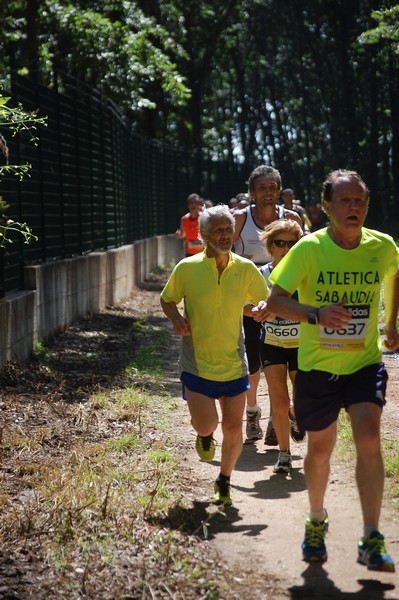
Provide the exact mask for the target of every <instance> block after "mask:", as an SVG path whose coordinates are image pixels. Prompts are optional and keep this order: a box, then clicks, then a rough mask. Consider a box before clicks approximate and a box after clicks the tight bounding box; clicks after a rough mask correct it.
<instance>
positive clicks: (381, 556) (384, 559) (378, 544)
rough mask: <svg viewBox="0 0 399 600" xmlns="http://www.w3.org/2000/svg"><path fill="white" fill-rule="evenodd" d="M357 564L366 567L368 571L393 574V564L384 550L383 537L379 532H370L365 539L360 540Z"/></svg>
mask: <svg viewBox="0 0 399 600" xmlns="http://www.w3.org/2000/svg"><path fill="white" fill-rule="evenodd" d="M358 551H359V553H358V556H357V562H358V563H360V564H361V565H366V566H367V568H368V569H369V570H370V571H388V572H389V573H394V572H395V563H394V562H393V559H392V557H391V556H389V554H387V551H386V550H385V543H384V536H383V535H382V533H380V532H379V531H372V532H371V533H370V535H369V537H367V538H364V537H362V538H360V540H359V544H358Z"/></svg>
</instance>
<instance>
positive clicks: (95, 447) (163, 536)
mask: <svg viewBox="0 0 399 600" xmlns="http://www.w3.org/2000/svg"><path fill="white" fill-rule="evenodd" d="M86 327H87V324H86V323H85V331H87V329H86ZM134 338H135V340H134V350H135V356H134V357H133V360H131V361H130V362H129V364H128V365H127V367H126V363H124V364H123V365H121V369H120V372H117V373H116V374H115V371H112V375H110V373H109V372H107V371H106V370H105V372H104V373H101V375H104V377H103V378H101V379H96V380H95V383H94V384H93V386H92V387H90V382H88V380H87V379H86V380H85V384H84V385H85V387H84V393H82V394H81V395H80V398H83V399H84V401H82V402H79V404H76V402H75V395H74V389H75V388H74V384H75V381H76V387H78V383H79V380H80V377H81V373H82V371H84V368H85V367H83V369H82V365H84V364H85V362H84V360H83V359H84V357H85V353H86V354H87V348H86V349H85V348H82V347H81V345H80V344H77V345H76V346H75V347H74V352H75V355H76V360H74V362H73V363H71V362H67V363H66V364H67V366H68V369H71V368H72V365H73V368H76V373H74V378H75V381H74V379H73V377H72V378H70V379H68V385H69V388H68V389H70V390H71V391H72V393H71V394H70V395H68V400H67V401H63V400H61V399H60V396H59V395H55V392H57V390H58V389H63V388H62V386H63V385H64V379H63V377H64V376H65V374H64V373H58V371H54V372H52V374H51V377H49V375H48V373H47V371H46V372H45V378H43V388H41V389H45V390H46V393H47V391H48V390H54V394H53V396H51V392H50V393H48V395H47V396H46V398H44V397H43V394H41V393H39V392H38V389H39V388H36V387H35V388H34V393H31V395H30V396H26V398H25V399H23V400H20V404H19V405H18V406H15V403H13V402H12V401H11V400H10V401H8V403H7V409H8V410H9V411H10V413H9V416H8V420H7V425H6V427H4V428H3V445H4V448H5V449H6V453H8V454H7V461H8V462H7V465H8V468H9V470H10V474H8V471H5V470H4V473H7V475H4V481H5V482H6V483H7V484H8V486H9V488H4V491H3V493H2V495H1V497H0V505H1V507H2V511H1V512H0V535H1V539H2V553H4V555H5V556H6V555H7V556H10V557H13V558H12V560H14V557H16V558H15V561H18V565H19V564H21V565H24V564H26V563H27V557H29V571H28V579H29V594H30V595H31V596H32V597H39V596H40V597H42V596H43V597H44V595H45V594H46V592H45V590H55V589H56V590H57V600H72V599H74V598H79V597H85V598H88V600H94V599H97V598H108V597H109V598H111V597H112V598H123V597H124V596H125V597H126V598H128V597H129V598H130V597H131V598H133V597H134V598H138V597H140V598H144V597H154V598H164V597H176V598H177V597H181V598H207V599H208V600H210V599H211V598H215V599H216V598H220V597H226V598H227V597H231V598H232V599H233V598H235V597H237V598H238V596H236V595H231V594H230V595H229V583H228V582H229V580H230V574H229V573H228V572H227V571H226V570H225V569H224V567H223V565H221V564H220V563H219V561H218V558H217V557H216V556H215V555H214V554H212V549H211V548H208V547H205V546H202V544H206V542H205V541H203V540H201V538H200V536H193V535H190V534H187V533H185V532H184V531H183V528H181V529H180V527H179V528H175V527H174V526H173V525H172V524H171V523H170V521H169V520H168V519H167V518H166V517H165V515H168V514H169V511H170V510H171V509H172V508H173V507H174V506H175V505H176V504H179V505H184V503H185V502H186V500H185V499H184V498H185V497H183V499H182V493H183V494H184V491H185V490H186V489H190V493H191V488H190V487H187V485H188V484H187V478H186V479H185V478H183V479H182V474H181V473H180V472H179V470H178V469H177V466H176V465H177V459H178V455H181V452H182V445H181V443H180V444H179V445H178V447H177V446H176V445H175V418H176V417H175V416H174V414H173V413H174V411H175V410H176V408H177V406H178V405H179V403H177V402H175V401H169V397H165V392H164V389H163V387H164V381H166V376H165V375H164V374H163V372H162V363H161V361H160V358H159V356H160V354H159V353H160V352H162V348H161V349H160V345H159V341H160V340H161V341H162V343H163V342H164V343H165V344H168V343H169V342H168V340H169V339H170V338H169V337H168V336H165V335H164V333H163V332H160V331H159V328H158V327H157V326H155V325H154V324H153V323H151V317H149V318H148V320H143V321H142V322H140V324H139V325H137V326H136V328H135V332H134ZM100 340H101V338H100ZM129 341H130V340H129V339H127V343H128V342H129ZM90 343H91V346H90V352H92V354H93V357H94V356H97V355H98V350H97V349H96V345H95V341H94V338H90ZM91 347H93V350H91ZM69 350H70V349H69V348H68V349H67V351H66V352H65V356H66V357H67V358H68V357H69V356H70V351H69ZM58 351H59V346H57V349H56V350H55V351H54V355H55V359H58V356H57V352H58ZM163 354H164V355H165V356H168V354H167V353H166V354H165V352H163ZM75 355H74V358H75ZM44 358H45V357H43V360H44ZM35 364H36V367H37V363H35ZM60 364H61V363H60ZM86 364H87V363H86ZM125 367H126V368H125ZM38 372H39V369H38ZM43 373H44V370H43V367H42V366H40V376H41V377H42V376H43ZM19 375H20V374H19V373H18V378H17V377H15V381H18V382H20V377H19ZM30 375H31V374H30V373H27V375H26V379H25V381H29V379H30ZM56 377H59V380H57V379H56ZM18 385H21V384H20V383H18ZM25 385H26V384H25ZM35 385H36V383H35ZM65 385H67V384H65ZM102 385H103V386H104V387H101V386H102ZM44 386H46V387H44ZM57 394H58V392H57ZM26 411H28V412H26ZM21 413H22V414H23V415H24V419H23V421H22V420H21V421H20V422H19V421H18V419H16V418H15V415H18V414H21ZM32 421H33V424H32ZM43 423H46V425H45V426H44V425H43ZM10 442H12V443H11V444H10ZM190 497H191V496H190ZM188 502H190V501H188ZM190 507H191V504H190ZM19 552H21V555H19ZM204 556H206V559H204V558H203V557H204ZM21 568H22V567H21ZM35 568H36V570H37V575H36V574H35V570H34V569H35ZM12 569H13V566H12V564H11V566H10V572H11V571H12ZM15 571H16V575H15V578H16V579H15V581H17V578H18V582H22V583H21V585H22V586H23V585H27V584H25V583H24V575H23V573H22V574H20V572H19V571H18V570H17V569H15ZM44 582H45V583H44ZM18 585H19V583H18ZM25 592H26V590H25V591H24V592H23V593H19V596H20V597H25V596H26V593H25ZM242 597H243V596H242Z"/></svg>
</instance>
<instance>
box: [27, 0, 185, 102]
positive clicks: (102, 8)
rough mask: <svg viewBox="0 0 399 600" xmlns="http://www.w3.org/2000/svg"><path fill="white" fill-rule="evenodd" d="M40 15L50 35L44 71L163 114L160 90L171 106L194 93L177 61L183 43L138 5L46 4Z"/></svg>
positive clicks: (44, 41) (42, 49) (44, 45)
mask: <svg viewBox="0 0 399 600" xmlns="http://www.w3.org/2000/svg"><path fill="white" fill-rule="evenodd" d="M39 17H40V22H41V25H42V28H43V29H44V30H46V31H48V32H49V35H47V36H43V38H41V40H40V45H39V60H40V64H41V68H42V69H43V71H45V72H47V73H49V72H52V71H54V70H57V71H64V72H66V73H70V74H73V75H76V76H77V77H78V78H79V79H81V80H83V81H85V82H86V83H87V84H88V85H90V86H93V87H95V88H96V89H98V90H99V91H101V92H103V93H104V94H105V95H107V96H108V97H109V98H111V99H113V100H115V101H116V102H117V103H118V105H119V106H121V107H124V108H125V109H126V110H128V111H137V110H142V109H158V110H159V109H160V106H158V102H157V98H156V94H155V93H154V90H155V89H156V88H157V87H158V89H160V90H162V92H163V94H164V96H163V99H164V101H166V102H167V103H168V102H170V103H172V104H174V105H176V106H179V105H181V104H184V103H185V102H186V100H187V97H188V94H189V90H188V89H187V87H186V85H185V83H184V78H183V77H182V76H181V75H180V73H179V72H178V71H177V69H176V65H175V64H174V61H173V58H172V57H171V54H172V53H173V54H174V55H175V54H176V53H179V52H180V47H179V44H176V40H173V41H172V39H171V38H170V36H169V35H168V33H167V31H166V30H165V29H164V28H163V27H161V26H160V25H159V24H157V23H156V22H155V20H154V19H152V18H150V17H148V16H146V15H145V14H144V12H143V11H142V10H141V9H140V8H139V7H138V5H137V3H136V2H128V3H127V2H123V1H122V0H114V1H113V2H108V1H105V0H104V1H102V0H99V1H97V2H94V3H90V8H88V7H87V3H86V2H82V1H80V2H69V3H60V2H58V1H57V0H46V1H45V2H43V3H42V7H41V10H40V13H39ZM172 48H173V51H172ZM61 81H62V74H61Z"/></svg>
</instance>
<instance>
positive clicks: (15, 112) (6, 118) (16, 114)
mask: <svg viewBox="0 0 399 600" xmlns="http://www.w3.org/2000/svg"><path fill="white" fill-rule="evenodd" d="M10 99H11V98H10V97H8V96H3V95H2V94H0V128H4V127H6V128H7V129H9V130H10V131H11V132H12V136H15V135H16V134H17V133H18V132H19V131H21V130H22V131H25V132H26V133H27V134H28V135H29V139H30V142H32V143H33V144H35V145H36V146H37V144H38V141H39V138H38V137H37V135H36V132H37V127H38V125H46V120H47V117H38V116H37V113H36V112H26V111H25V110H24V109H23V107H22V105H21V104H18V105H17V106H16V107H10V106H8V102H9V101H10ZM0 154H1V155H2V156H3V158H4V164H0V181H1V178H2V177H3V176H4V175H15V176H16V177H18V178H19V180H20V181H21V180H22V179H23V178H24V177H29V176H30V175H29V171H30V169H31V168H32V165H31V164H30V163H25V164H21V165H14V164H10V163H9V148H8V145H7V141H6V139H5V137H4V136H3V135H2V134H1V133H0ZM8 208H9V204H6V202H5V201H4V200H3V198H2V197H1V196H0V248H5V246H6V245H7V244H12V243H13V239H12V237H11V236H12V235H13V234H15V233H17V234H19V235H21V236H22V237H23V240H24V243H25V244H29V243H30V242H32V241H36V240H37V239H38V238H37V236H36V235H34V234H33V232H32V230H31V228H30V227H29V225H28V224H27V223H20V222H18V221H13V220H12V219H8V217H7V216H6V214H5V212H6V210H7V209H8Z"/></svg>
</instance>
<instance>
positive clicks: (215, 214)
mask: <svg viewBox="0 0 399 600" xmlns="http://www.w3.org/2000/svg"><path fill="white" fill-rule="evenodd" d="M222 218H223V219H226V218H227V219H228V220H229V221H230V223H231V225H232V227H233V229H234V225H235V221H234V217H233V215H232V214H231V212H230V210H229V207H228V206H227V205H226V204H217V205H216V206H212V207H211V208H206V209H205V210H203V211H202V212H201V213H200V216H199V228H200V231H202V232H203V233H208V231H209V230H210V228H211V221H214V220H215V219H222Z"/></svg>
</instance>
